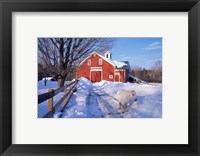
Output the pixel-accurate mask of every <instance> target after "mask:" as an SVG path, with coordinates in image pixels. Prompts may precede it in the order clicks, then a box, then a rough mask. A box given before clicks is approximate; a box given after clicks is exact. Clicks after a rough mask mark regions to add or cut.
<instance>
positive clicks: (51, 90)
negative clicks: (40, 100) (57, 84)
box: [48, 89, 53, 118]
mask: <svg viewBox="0 0 200 156" xmlns="http://www.w3.org/2000/svg"><path fill="white" fill-rule="evenodd" d="M48 92H53V89H49V90H48ZM50 111H51V113H50V116H49V117H50V118H52V117H53V97H52V98H49V99H48V112H50Z"/></svg>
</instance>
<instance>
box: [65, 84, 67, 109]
mask: <svg viewBox="0 0 200 156" xmlns="http://www.w3.org/2000/svg"><path fill="white" fill-rule="evenodd" d="M66 94H67V87H66V88H65V90H64V95H66ZM66 103H67V97H66V98H65V99H64V106H65V105H66Z"/></svg>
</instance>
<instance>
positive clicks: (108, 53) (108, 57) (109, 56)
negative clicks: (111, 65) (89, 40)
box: [105, 51, 112, 60]
mask: <svg viewBox="0 0 200 156" xmlns="http://www.w3.org/2000/svg"><path fill="white" fill-rule="evenodd" d="M111 55H112V54H111V52H109V51H107V52H106V53H105V58H107V59H110V60H111Z"/></svg>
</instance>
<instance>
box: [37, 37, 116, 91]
mask: <svg viewBox="0 0 200 156" xmlns="http://www.w3.org/2000/svg"><path fill="white" fill-rule="evenodd" d="M112 45H113V40H112V39H109V38H39V39H38V58H39V61H40V62H42V63H43V64H45V65H46V67H47V68H48V69H49V72H50V73H51V74H52V75H55V74H59V75H60V76H61V79H60V81H59V83H58V87H62V86H63V85H64V82H65V80H66V78H67V77H70V76H69V75H70V74H71V73H72V72H74V71H75V70H76V67H77V65H78V63H79V62H80V61H81V60H83V59H84V58H85V57H86V56H88V54H90V53H91V52H93V51H95V50H96V51H99V52H102V51H106V50H109V49H110V48H111V47H112Z"/></svg>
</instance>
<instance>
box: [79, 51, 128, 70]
mask: <svg viewBox="0 0 200 156" xmlns="http://www.w3.org/2000/svg"><path fill="white" fill-rule="evenodd" d="M94 53H96V54H98V55H99V56H100V57H101V58H103V59H104V60H106V61H107V62H109V63H110V64H111V65H113V66H114V67H115V68H123V67H127V66H128V62H127V61H112V60H110V59H108V58H106V57H105V56H103V54H105V53H99V52H96V51H94V52H92V53H91V54H90V55H89V56H88V57H86V58H85V59H84V60H83V61H82V62H81V63H80V65H81V64H82V63H83V62H84V61H85V60H86V59H88V58H89V57H90V56H91V55H92V54H94Z"/></svg>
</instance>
